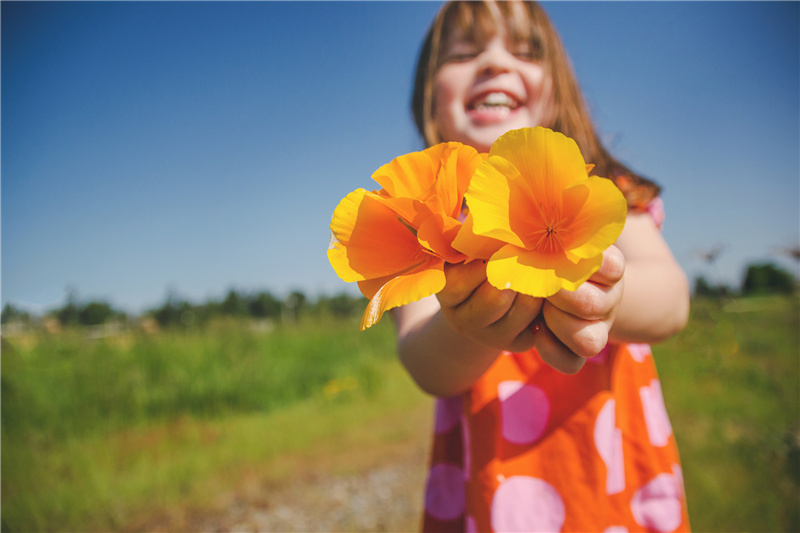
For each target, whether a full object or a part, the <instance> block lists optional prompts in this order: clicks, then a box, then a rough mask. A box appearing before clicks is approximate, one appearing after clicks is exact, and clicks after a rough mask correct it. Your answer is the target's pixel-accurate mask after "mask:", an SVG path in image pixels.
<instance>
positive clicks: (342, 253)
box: [328, 189, 426, 281]
mask: <svg viewBox="0 0 800 533" xmlns="http://www.w3.org/2000/svg"><path fill="white" fill-rule="evenodd" d="M331 232H332V234H333V238H332V239H331V244H330V247H329V248H328V259H329V260H330V262H331V266H333V269H334V270H335V271H336V273H337V274H338V275H339V277H341V278H342V279H343V280H345V281H359V280H364V279H370V278H377V277H381V276H386V275H389V274H392V273H397V272H401V271H403V270H407V269H409V268H413V267H415V266H416V265H419V264H422V263H423V262H424V260H425V255H426V254H425V253H424V251H423V250H422V247H421V246H420V244H419V242H418V241H417V238H416V236H415V235H414V234H413V233H412V232H411V231H410V230H409V229H408V228H407V227H406V226H405V225H404V224H403V223H402V222H401V221H400V220H399V219H398V218H397V215H396V214H395V213H394V211H392V210H391V209H389V208H388V207H386V206H385V205H384V204H383V203H382V202H381V201H380V199H379V198H378V197H377V195H375V194H373V193H368V192H367V191H365V190H364V189H357V190H355V191H353V192H351V193H350V194H348V195H347V196H346V197H344V199H342V201H341V202H340V203H339V205H338V206H337V208H336V210H335V211H334V213H333V219H332V220H331Z"/></svg>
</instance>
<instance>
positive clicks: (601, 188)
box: [328, 127, 627, 330]
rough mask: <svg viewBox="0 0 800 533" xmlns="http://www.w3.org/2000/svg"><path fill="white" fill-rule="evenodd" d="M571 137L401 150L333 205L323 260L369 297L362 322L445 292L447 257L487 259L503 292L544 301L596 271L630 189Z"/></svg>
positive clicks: (540, 135)
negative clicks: (484, 147)
mask: <svg viewBox="0 0 800 533" xmlns="http://www.w3.org/2000/svg"><path fill="white" fill-rule="evenodd" d="M592 168H593V165H587V164H586V162H585V161H584V158H583V155H582V154H581V152H580V149H579V148H578V145H577V144H576V143H575V141H574V140H572V139H570V138H569V137H566V136H564V135H562V134H560V133H557V132H554V131H552V130H549V129H547V128H541V127H537V128H523V129H519V130H513V131H510V132H508V133H506V134H505V135H503V136H502V137H500V138H499V139H498V140H497V141H496V142H495V143H494V144H493V145H492V147H491V148H490V150H489V153H488V154H481V153H478V152H477V150H475V149H474V148H472V147H470V146H466V145H464V144H461V143H456V142H448V143H440V144H437V145H435V146H432V147H430V148H428V149H426V150H423V151H421V152H413V153H410V154H406V155H402V156H400V157H397V158H395V159H394V160H392V161H391V162H390V163H387V164H385V165H383V166H382V167H380V168H379V169H378V170H377V171H375V173H374V174H373V175H372V179H374V180H375V181H376V182H377V183H378V184H379V185H380V186H381V187H382V188H381V189H380V190H378V191H371V192H370V191H367V190H365V189H356V190H355V191H353V192H351V193H350V194H348V195H347V196H345V197H344V198H343V199H342V201H341V202H340V203H339V205H338V206H337V207H336V209H335V210H334V212H333V218H332V220H331V243H330V246H329V247H328V259H329V260H330V263H331V265H332V266H333V268H334V270H335V271H336V273H337V274H338V275H339V277H340V278H342V279H343V280H344V281H347V282H353V281H355V282H357V283H358V286H359V289H360V290H361V292H362V293H363V294H364V296H366V297H367V298H369V299H370V302H369V304H368V305H367V308H366V310H365V312H364V316H363V318H362V320H361V329H362V330H364V329H366V328H368V327H370V326H372V325H373V324H376V323H377V322H378V321H379V320H380V319H381V316H382V315H383V313H384V312H385V311H386V310H387V309H391V308H393V307H397V306H401V305H405V304H408V303H411V302H413V301H416V300H419V299H421V298H424V297H426V296H430V295H433V294H436V293H438V292H439V291H441V290H442V289H443V288H444V286H445V281H446V280H445V271H444V265H445V263H461V262H464V261H473V260H484V261H486V277H487V279H488V281H489V283H491V284H492V285H493V286H494V287H496V288H498V289H510V290H513V291H517V292H520V293H523V294H528V295H530V296H534V297H539V298H547V297H549V296H552V295H554V294H555V293H557V292H558V291H559V290H561V289H566V290H575V289H577V288H578V286H580V285H581V284H582V283H583V282H585V281H586V280H587V279H589V277H590V276H591V275H592V274H593V273H594V272H596V271H597V270H598V269H599V268H600V266H601V264H602V262H603V257H602V254H603V251H604V250H605V249H606V248H608V247H609V246H610V245H612V244H613V243H614V242H615V241H616V240H617V238H618V237H619V235H620V233H621V232H622V228H623V227H624V225H625V216H626V214H627V205H626V202H625V198H624V197H623V195H622V193H621V192H620V191H619V189H618V188H617V187H616V185H614V183H613V182H612V181H611V180H608V179H605V178H601V177H598V176H590V175H589V173H590V172H591V170H592Z"/></svg>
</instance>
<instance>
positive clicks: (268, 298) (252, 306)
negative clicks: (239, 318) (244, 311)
mask: <svg viewBox="0 0 800 533" xmlns="http://www.w3.org/2000/svg"><path fill="white" fill-rule="evenodd" d="M247 307H248V312H249V313H250V316H252V317H255V318H273V319H277V318H280V316H281V301H280V300H278V299H277V298H275V297H274V296H273V295H272V294H270V293H269V292H266V291H262V292H259V293H258V294H256V295H255V296H253V297H252V298H250V300H249V302H248V305H247Z"/></svg>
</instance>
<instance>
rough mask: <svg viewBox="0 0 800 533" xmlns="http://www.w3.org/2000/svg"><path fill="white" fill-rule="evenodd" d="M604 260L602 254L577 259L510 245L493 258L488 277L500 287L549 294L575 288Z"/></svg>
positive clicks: (531, 293)
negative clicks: (572, 259)
mask: <svg viewBox="0 0 800 533" xmlns="http://www.w3.org/2000/svg"><path fill="white" fill-rule="evenodd" d="M602 262H603V256H602V255H600V256H597V257H593V258H589V259H581V260H580V261H578V263H573V262H572V261H570V260H569V258H567V256H566V255H564V254H543V253H540V252H536V251H533V250H524V249H522V248H519V247H517V246H513V245H507V246H504V247H503V248H501V249H500V250H499V251H498V252H497V253H495V254H494V255H492V257H491V259H489V262H488V263H487V264H486V277H487V279H488V280H489V283H491V284H492V286H494V287H496V288H498V289H501V290H502V289H511V290H514V291H516V292H519V293H522V294H527V295H530V296H533V297H536V298H547V297H549V296H552V295H554V294H555V293H557V292H558V291H559V290H561V289H567V290H569V291H574V290H575V289H577V288H578V287H579V286H580V285H581V284H582V283H583V282H585V281H586V280H587V279H589V277H590V276H591V275H592V274H593V273H594V272H596V271H597V270H598V269H599V268H600V265H601V264H602Z"/></svg>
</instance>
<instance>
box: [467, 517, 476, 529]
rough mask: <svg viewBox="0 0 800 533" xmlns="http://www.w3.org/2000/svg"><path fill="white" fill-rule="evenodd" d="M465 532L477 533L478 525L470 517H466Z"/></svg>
mask: <svg viewBox="0 0 800 533" xmlns="http://www.w3.org/2000/svg"><path fill="white" fill-rule="evenodd" d="M466 522H467V523H466V530H467V533H478V524H476V523H475V519H474V518H472V517H471V516H469V515H467V520H466Z"/></svg>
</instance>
